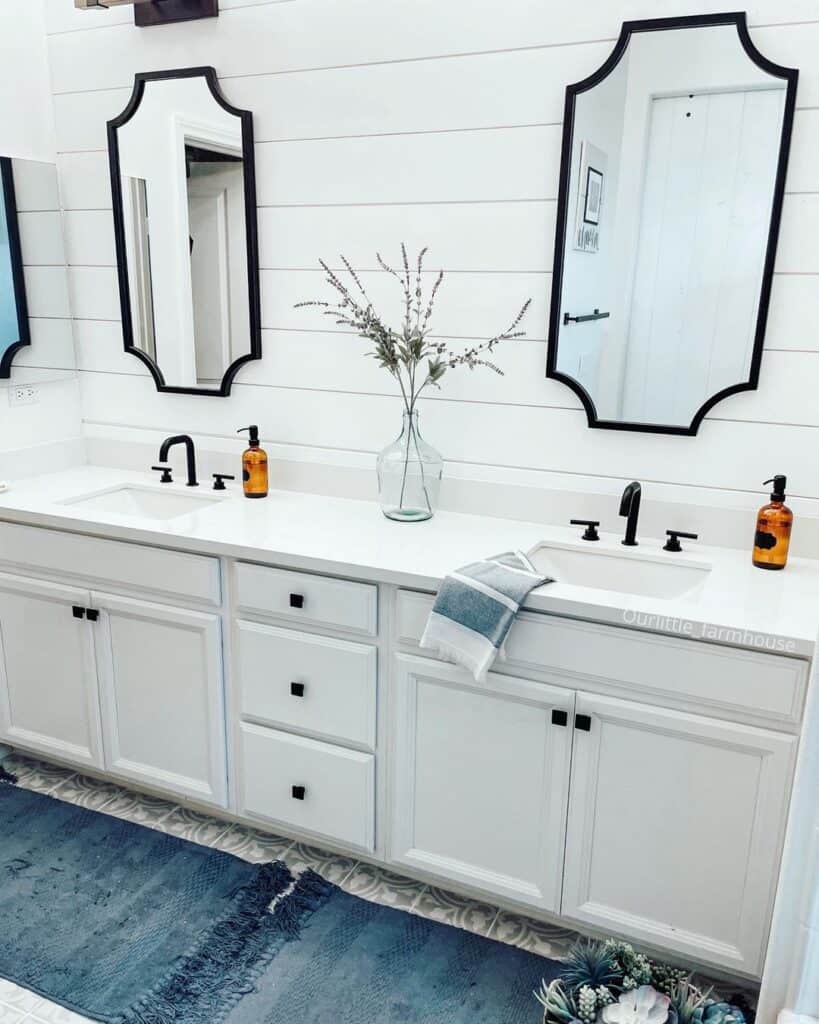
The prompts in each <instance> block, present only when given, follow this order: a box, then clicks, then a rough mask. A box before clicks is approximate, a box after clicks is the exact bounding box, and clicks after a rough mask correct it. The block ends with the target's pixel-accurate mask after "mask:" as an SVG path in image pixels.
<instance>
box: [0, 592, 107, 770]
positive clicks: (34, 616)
mask: <svg viewBox="0 0 819 1024" xmlns="http://www.w3.org/2000/svg"><path fill="white" fill-rule="evenodd" d="M90 600H91V598H90V594H89V592H88V591H87V590H82V589H80V588H77V587H69V586H64V585H62V584H59V583H52V582H48V581H44V580H35V579H27V578H25V577H22V576H14V575H10V574H7V573H2V574H0V739H3V740H6V741H7V742H8V743H11V744H12V745H19V746H21V747H24V748H26V749H28V750H32V751H36V752H37V753H38V754H42V755H43V757H46V758H47V757H56V758H58V759H60V758H65V759H66V760H68V761H70V762H72V763H74V764H78V765H85V766H88V767H101V766H102V737H101V733H100V715H99V707H98V702H97V688H96V674H95V668H94V637H93V634H92V633H91V631H90V629H89V628H88V623H87V622H86V620H85V609H86V607H87V606H88V605H89V604H90ZM80 615H82V617H79V616H80Z"/></svg>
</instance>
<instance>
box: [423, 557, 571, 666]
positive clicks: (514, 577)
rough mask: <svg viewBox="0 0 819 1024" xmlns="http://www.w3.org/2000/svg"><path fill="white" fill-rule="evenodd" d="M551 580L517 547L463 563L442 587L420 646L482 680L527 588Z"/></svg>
mask: <svg viewBox="0 0 819 1024" xmlns="http://www.w3.org/2000/svg"><path fill="white" fill-rule="evenodd" d="M552 582H554V581H553V579H552V577H551V576H541V575H540V574H539V573H538V572H537V571H536V570H535V567H534V566H533V565H532V563H531V562H530V561H529V559H528V558H527V557H526V556H525V555H523V554H521V552H520V551H506V552H504V553H503V554H501V555H494V556H493V557H492V558H487V559H485V560H484V561H482V562H473V563H472V564H471V565H465V566H464V567H463V568H462V569H458V570H457V571H456V572H453V573H450V575H449V576H447V577H446V579H445V580H444V582H443V584H442V585H441V589H440V590H439V591H438V596H437V597H436V598H435V604H434V605H433V608H432V611H431V612H430V616H429V619H428V621H427V626H426V629H425V630H424V635H423V636H422V637H421V646H422V647H424V648H426V649H427V650H429V651H434V652H435V654H437V655H438V657H439V658H442V659H443V660H444V661H452V662H454V663H455V664H456V665H463V666H464V668H467V669H469V671H470V672H471V673H472V675H473V676H474V677H475V679H476V680H477V681H478V682H481V681H482V680H484V679H485V678H486V673H487V672H488V671H489V669H490V668H491V667H492V665H493V663H494V661H495V658H496V657H498V656H500V657H501V659H503V658H505V656H506V654H505V651H504V645H505V643H506V637H507V635H508V633H509V630H510V629H511V628H512V623H513V622H514V621H515V616H516V615H517V613H518V611H519V610H520V606H521V605H522V604H523V602H524V601H525V600H526V598H527V597H528V595H529V592H530V591H532V590H534V589H535V587H540V586H542V585H543V584H544V583H552Z"/></svg>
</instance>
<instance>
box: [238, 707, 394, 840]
mask: <svg viewBox="0 0 819 1024" xmlns="http://www.w3.org/2000/svg"><path fill="white" fill-rule="evenodd" d="M240 735H241V782H240V791H241V795H240V801H241V810H242V812H243V813H245V814H248V815H253V816H255V817H259V818H265V819H266V820H269V821H272V822H277V823H280V824H284V825H292V826H293V828H296V829H300V830H301V829H303V830H304V831H307V832H313V833H315V834H316V835H319V836H326V837H327V838H329V839H336V840H338V841H339V842H341V843H346V844H348V845H349V846H355V847H358V848H359V849H361V850H366V851H368V852H372V850H373V849H374V848H375V758H374V757H373V755H372V754H361V753H359V752H357V751H354V750H344V749H343V748H341V747H332V746H330V745H329V744H328V743H320V742H319V741H318V740H310V739H306V738H304V737H302V736H291V735H289V734H287V733H283V732H276V731H274V730H273V729H265V728H264V727H262V726H259V725H251V724H249V723H246V722H243V723H242V724H241V726H240ZM299 787H302V789H299ZM294 793H295V794H296V795H294ZM298 795H302V796H303V799H298V798H297V797H298Z"/></svg>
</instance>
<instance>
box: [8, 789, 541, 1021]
mask: <svg viewBox="0 0 819 1024" xmlns="http://www.w3.org/2000/svg"><path fill="white" fill-rule="evenodd" d="M0 836H2V838H1V839H0V922H2V924H1V925H0V976H2V977H4V978H8V979H10V980H11V981H14V982H16V983H18V984H20V985H22V986H24V987H25V988H28V989H31V990H33V991H35V992H38V993H39V994H41V995H43V996H45V997H46V998H48V999H51V1000H53V1001H54V1002H57V1003H61V1004H62V1005H64V1006H67V1007H69V1008H70V1009H72V1010H75V1011H76V1012H78V1013H80V1014H82V1015H84V1016H86V1017H91V1018H93V1019H95V1020H99V1021H104V1022H106V1024H217V1022H220V1021H224V1022H225V1024H318V1022H319V1021H320V1022H322V1024H329V1022H332V1024H376V1022H377V1024H433V1022H434V1024H537V1021H538V1020H539V1019H540V1013H539V1011H538V1005H537V1003H536V1002H535V1000H534V998H533V995H532V992H533V990H534V989H536V988H537V987H538V986H539V985H540V981H541V978H544V977H545V978H546V979H547V980H550V979H551V978H552V977H554V976H555V975H556V974H557V973H558V971H559V969H560V965H559V964H557V963H555V962H553V961H550V960H545V959H543V958H541V957H537V956H534V955H532V954H531V953H526V952H524V951H522V950H518V949H515V948H513V947H511V946H506V945H503V944H502V943H497V942H493V941H491V940H488V939H483V938H480V937H478V936H475V935H472V934H471V933H469V932H465V931H461V930H459V929H456V928H451V927H449V926H447V925H443V924H438V923H436V922H433V921H429V920H426V919H424V918H420V917H415V916H412V915H410V914H406V913H403V912H401V911H397V910H393V909H391V908H388V907H383V906H378V905H376V904H372V903H368V902H366V901H364V900H361V899H358V898H356V897H354V896H350V895H349V894H347V893H344V892H342V891H341V890H340V889H338V888H337V887H336V886H334V885H331V884H330V883H328V882H326V881H324V880H323V879H321V878H319V877H318V875H315V874H313V873H312V872H309V871H308V872H306V873H305V874H303V875H302V876H301V877H300V878H299V879H294V878H293V877H292V875H291V874H290V872H289V870H288V869H287V867H286V866H285V865H284V864H281V863H277V864H265V865H261V866H255V865H252V864H247V863H246V862H244V861H241V860H238V859H237V858H235V857H232V856H230V855H228V854H224V853H220V852H219V851H216V850H211V849H207V848H205V847H201V846H197V845H195V844H193V843H189V842H186V841H185V840H182V839H177V838H175V837H173V836H168V835H165V834H164V833H161V832H157V831H154V830H152V829H148V828H143V827H141V826H139V825H134V824H132V823H130V822H127V821H122V820H120V819H117V818H112V817H109V816H106V815H104V814H100V813H97V812H94V811H88V810H85V809H84V808H81V807H76V806H74V805H72V804H68V803H63V802H61V801H59V800H55V799H52V798H50V797H46V796H42V795H40V794H38V793H32V792H30V791H27V790H24V789H20V788H18V787H16V786H13V785H6V784H3V785H0ZM271 903H272V904H273V909H272V911H271V910H270V909H269V908H270V905H271Z"/></svg>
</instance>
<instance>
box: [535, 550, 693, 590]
mask: <svg viewBox="0 0 819 1024" xmlns="http://www.w3.org/2000/svg"><path fill="white" fill-rule="evenodd" d="M673 558H674V556H673V555H669V556H668V561H666V560H665V559H663V560H662V561H661V560H660V559H659V558H656V557H651V556H645V555H641V554H639V553H636V552H635V553H634V554H621V553H619V552H616V551H611V550H608V549H606V548H597V547H595V546H594V545H592V544H589V549H588V550H586V549H580V548H570V547H560V546H558V545H555V544H547V543H543V544H538V545H536V546H535V547H534V548H533V549H532V550H531V551H530V552H529V559H530V560H531V562H532V564H533V565H534V566H535V568H536V569H537V570H538V572H541V573H544V574H545V575H548V576H552V577H554V580H555V582H557V583H565V584H566V585H567V586H571V587H588V588H593V589H595V590H610V591H614V592H616V593H618V594H636V595H639V596H641V597H659V598H666V599H670V598H673V597H682V596H683V595H684V594H688V593H690V592H691V591H693V590H695V589H696V588H697V587H698V586H699V585H700V584H702V583H703V582H704V581H705V580H706V578H707V576H708V573H709V572H710V571H711V566H710V565H707V564H704V563H699V564H697V563H693V562H674V561H673Z"/></svg>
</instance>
